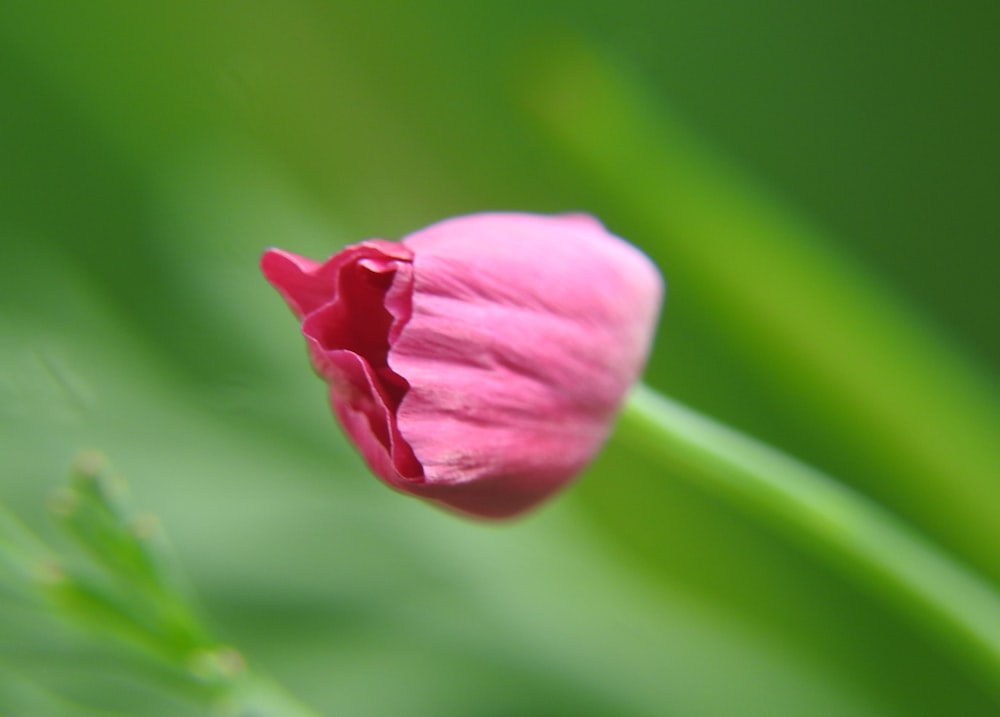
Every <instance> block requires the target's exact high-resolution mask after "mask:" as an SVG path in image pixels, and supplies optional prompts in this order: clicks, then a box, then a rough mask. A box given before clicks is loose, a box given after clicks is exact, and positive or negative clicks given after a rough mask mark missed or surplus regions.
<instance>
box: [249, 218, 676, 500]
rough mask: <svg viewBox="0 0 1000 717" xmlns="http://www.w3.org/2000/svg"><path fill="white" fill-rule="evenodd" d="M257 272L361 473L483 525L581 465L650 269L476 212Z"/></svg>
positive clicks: (617, 250)
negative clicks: (278, 303) (300, 344)
mask: <svg viewBox="0 0 1000 717" xmlns="http://www.w3.org/2000/svg"><path fill="white" fill-rule="evenodd" d="M261 268H262V269H263V272H264V275H265V276H266V277H267V279H268V281H270V282H271V284H273V285H274V287H275V288H276V289H277V290H278V291H279V292H280V293H281V295H282V296H283V297H284V298H285V300H286V301H287V302H288V305H289V306H290V307H291V309H292V311H293V312H294V313H295V315H296V316H297V317H298V318H299V319H300V320H301V321H302V333H303V334H304V335H305V338H306V342H307V345H308V348H309V355H310V358H311V360H312V363H313V366H314V367H315V369H316V371H317V372H318V373H319V375H320V376H322V377H323V378H324V379H325V380H326V382H327V383H328V385H329V391H330V401H331V403H332V405H333V410H334V412H335V413H336V415H337V417H338V419H339V420H340V423H341V425H342V426H343V428H344V430H345V431H346V433H347V435H348V436H349V437H350V438H351V440H352V441H353V442H354V444H355V445H356V446H357V448H358V450H359V451H360V452H361V454H362V455H363V456H364V458H365V460H366V461H367V463H368V465H369V467H370V468H371V469H372V471H373V472H374V473H375V474H376V475H377V476H378V477H379V478H381V479H382V480H383V481H385V482H386V483H387V484H389V485H390V486H392V487H393V488H396V489H397V490H400V491H402V492H404V493H409V494H411V495H415V496H420V497H423V498H426V499H429V500H431V501H434V502H436V503H438V504H440V505H443V506H445V507H447V508H450V509H453V510H457V511H459V512H462V513H466V514H469V515H474V516H477V517H489V518H502V517H508V516H512V515H515V514H518V513H521V512H522V511H524V510H527V509H528V508H531V507H532V506H534V505H535V504H537V503H538V502H540V501H541V500H543V499H544V498H546V497H547V496H549V495H551V494H552V493H553V492H555V491H556V490H558V489H559V488H561V487H563V486H564V485H566V484H567V483H568V482H569V481H570V480H572V479H573V478H574V477H575V476H576V475H578V474H579V473H580V471H581V470H582V469H583V468H584V467H585V466H586V465H587V464H588V463H589V462H590V460H591V459H592V458H593V457H594V455H595V454H596V453H597V451H598V449H599V448H600V447H601V445H602V444H603V442H604V441H605V439H606V438H607V435H608V433H609V431H610V429H611V426H612V423H613V421H614V419H615V415H616V413H617V412H618V409H619V407H620V405H621V402H622V400H623V398H624V396H625V393H626V392H627V390H628V388H629V386H630V385H631V384H632V383H633V382H634V381H635V380H636V379H637V378H638V376H639V374H640V372H641V371H642V368H643V365H644V363H645V361H646V356H647V354H648V351H649V346H650V343H651V340H652V336H653V332H654V329H655V325H656V320H657V316H658V314H659V308H660V303H661V300H662V296H663V281H662V279H661V278H660V275H659V272H658V271H657V270H656V268H655V267H654V265H653V264H652V263H651V262H650V261H649V259H648V258H647V257H646V256H645V255H643V254H642V253H641V252H640V251H638V250H637V249H635V248H634V247H632V246H631V245H629V244H627V243H626V242H624V241H623V240H621V239H619V238H618V237H615V236H613V235H611V234H609V233H608V232H607V231H606V230H605V229H604V227H603V226H602V225H601V224H600V223H599V222H598V221H597V220H595V219H593V218H592V217H589V216H585V215H564V216H540V215H532V214H515V213H509V214H508V213H497V214H475V215H470V216H464V217H457V218H454V219H449V220H446V221H443V222H440V223H438V224H434V225H432V226H430V227H427V228H426V229H422V230H420V231H418V232H416V233H414V234H410V235H409V236H407V237H405V238H404V239H403V240H402V241H400V242H389V241H385V240H381V239H372V240H368V241H364V242H361V243H360V244H354V245H352V246H348V247H346V248H345V249H344V250H343V251H341V252H339V253H338V254H336V255H334V256H333V257H331V258H330V259H328V260H326V261H325V262H323V263H318V262H315V261H312V260H310V259H306V258H304V257H301V256H297V255H295V254H292V253H289V252H285V251H281V250H278V249H271V250H269V251H267V252H266V253H265V254H264V256H263V259H262V261H261Z"/></svg>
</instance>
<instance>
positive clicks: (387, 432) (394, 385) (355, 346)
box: [309, 257, 423, 477]
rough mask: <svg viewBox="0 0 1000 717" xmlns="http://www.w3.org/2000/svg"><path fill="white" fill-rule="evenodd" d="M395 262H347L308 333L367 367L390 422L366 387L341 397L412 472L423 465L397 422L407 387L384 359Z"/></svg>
mask: <svg viewBox="0 0 1000 717" xmlns="http://www.w3.org/2000/svg"><path fill="white" fill-rule="evenodd" d="M365 259H368V261H365ZM394 265H395V261H386V260H385V259H384V258H379V259H373V258H372V257H358V258H356V259H355V260H354V261H349V262H347V263H345V264H344V265H343V266H342V267H341V269H340V271H339V273H338V276H337V291H336V298H335V300H334V301H333V302H332V303H330V304H327V305H326V306H324V307H323V308H322V309H320V310H319V311H317V312H316V314H315V315H314V317H312V318H313V319H314V320H312V321H309V324H310V334H311V335H312V336H313V338H315V339H316V340H317V341H318V342H319V344H320V346H322V348H323V349H324V350H326V351H350V352H352V353H355V354H357V355H358V356H360V357H361V358H363V359H364V360H365V362H366V363H367V364H368V365H369V366H370V367H371V369H372V372H373V373H374V374H375V377H376V378H377V381H378V384H379V385H378V387H377V388H376V390H378V393H379V395H380V399H381V400H382V401H383V402H384V403H385V405H386V408H387V409H388V411H389V414H390V417H391V418H390V421H391V425H389V426H387V425H386V424H385V418H384V417H383V416H381V415H380V413H381V412H379V411H376V410H374V408H373V407H372V401H373V399H375V397H373V396H370V395H368V394H369V391H370V389H369V388H368V387H367V386H364V387H362V386H354V388H355V389H362V390H360V391H357V390H355V391H348V392H345V395H343V396H342V398H343V399H345V400H347V401H348V402H349V403H350V404H351V406H352V408H354V409H355V410H359V411H362V412H363V413H364V414H365V415H366V416H367V417H368V423H369V426H370V428H371V431H372V434H373V435H374V436H375V437H376V438H377V439H378V441H379V443H381V444H382V445H383V446H384V447H385V449H386V451H387V452H389V453H390V455H391V456H392V459H393V462H394V463H395V465H396V468H397V470H399V471H400V473H401V474H403V475H406V476H409V477H416V476H420V475H423V468H422V467H421V465H420V463H419V461H417V459H416V457H415V456H414V455H413V451H412V449H411V448H410V447H409V445H407V444H406V442H405V441H404V440H403V439H402V437H401V436H400V435H399V431H398V428H397V427H396V425H395V416H396V412H397V410H398V408H399V404H400V403H401V402H402V400H403V396H405V395H406V392H407V391H408V390H409V388H410V386H409V384H408V383H407V381H406V379H404V378H403V377H402V376H400V375H399V374H397V373H396V372H395V371H393V370H392V369H391V368H389V362H388V359H389V331H390V329H391V327H392V324H393V321H394V320H395V319H394V317H393V315H392V314H391V313H390V312H389V310H388V309H387V308H386V306H385V297H386V293H387V292H388V291H389V289H390V287H391V286H392V282H393V280H394V279H395V277H396V269H395V268H394ZM393 439H395V440H393Z"/></svg>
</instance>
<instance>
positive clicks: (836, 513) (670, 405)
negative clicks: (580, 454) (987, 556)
mask: <svg viewBox="0 0 1000 717" xmlns="http://www.w3.org/2000/svg"><path fill="white" fill-rule="evenodd" d="M618 437H619V438H620V439H621V440H623V441H624V442H626V443H628V444H630V445H631V446H632V447H633V448H634V449H637V450H641V451H642V452H644V453H646V454H649V455H651V456H654V457H655V459H656V460H657V462H658V464H660V465H663V466H664V467H666V468H668V469H671V470H673V471H674V473H673V475H675V476H676V477H677V478H680V479H685V480H690V481H696V482H697V483H698V484H699V485H700V486H701V487H703V488H704V489H705V490H709V491H712V492H713V493H715V494H716V495H717V496H718V497H719V498H721V499H723V500H725V501H727V502H729V503H731V504H733V505H735V506H736V507H738V508H740V509H741V510H743V511H744V512H746V513H752V514H753V515H754V516H756V517H757V518H758V519H759V520H762V521H764V522H766V523H768V524H769V525H771V526H773V527H774V528H775V529H778V530H781V531H782V532H784V533H785V534H786V535H787V536H788V537H790V538H792V539H794V540H795V541H796V542H798V543H800V544H801V545H802V546H803V547H805V548H806V549H808V550H810V551H812V552H813V553H814V554H817V555H818V556H820V557H822V558H823V559H825V560H826V561H828V562H829V563H830V564H832V565H833V566H834V567H835V568H836V569H838V570H840V571H842V572H844V573H848V574H849V575H850V576H851V577H853V578H854V579H856V580H858V581H859V582H861V583H863V584H864V585H865V587H867V588H868V589H869V590H871V591H873V592H874V593H876V594H877V595H878V596H879V597H880V598H882V599H883V600H884V601H885V602H886V603H888V604H889V606H890V607H892V608H893V609H895V610H896V611H899V612H902V613H905V614H906V615H907V616H908V617H909V618H910V619H911V620H912V621H913V622H914V624H916V625H917V626H918V627H919V628H920V629H922V630H924V631H926V632H928V633H930V634H931V635H932V637H934V638H936V639H937V640H938V641H940V642H943V643H945V644H947V645H948V646H949V647H950V648H951V649H952V651H953V652H954V653H955V654H956V655H957V656H958V657H959V658H961V659H963V660H964V661H965V663H966V665H968V666H969V667H970V668H972V669H974V670H975V672H976V673H977V674H978V675H979V677H980V678H982V679H983V681H984V682H985V683H986V685H987V686H988V687H989V688H990V689H991V690H992V691H993V693H994V694H995V695H997V696H998V697H1000V594H998V593H997V591H996V590H995V589H994V588H993V587H992V586H991V585H990V584H989V583H987V582H986V581H985V580H983V579H982V578H981V577H980V576H979V575H977V574H976V573H974V572H972V571H970V570H969V569H967V568H966V567H965V566H964V565H962V564H961V563H960V562H958V561H957V560H956V558H955V557H954V556H952V555H950V554H948V553H946V552H945V551H943V550H942V549H941V548H939V547H938V546H937V545H935V544H934V543H933V542H930V541H929V540H927V539H926V538H925V537H924V536H923V535H921V534H920V533H918V532H917V531H915V530H914V529H913V528H912V527H910V526H909V525H908V524H906V523H905V522H904V521H902V520H900V519H899V518H897V517H896V516H895V515H893V514H891V513H890V512H888V511H887V510H885V509H884V508H882V507H881V506H879V505H878V504H876V503H874V502H873V501H871V500H869V499H868V498H866V497H865V496H863V495H861V494H860V493H857V492H855V491H854V490H852V489H851V488H849V487H847V486H845V485H844V484H842V483H839V482H837V481H836V480H834V479H832V478H831V477H829V476H827V475H825V474H823V473H821V472H820V471H817V470H815V469H813V468H811V467H809V466H807V465H805V464H803V463H801V462H799V461H797V460H795V459H793V458H790V457H789V456H786V455H784V454H783V453H781V452H779V451H777V450H776V449H774V448H771V447H769V446H767V445H765V444H763V443H760V442H759V441H756V440H754V439H753V438H750V437H748V436H745V435H742V434H740V433H738V432H736V431H734V430H732V429H730V428H727V427H725V426H723V425H721V424H719V423H716V422H715V421H713V420H711V419H709V418H707V417H705V416H702V415H700V414H698V413H696V412H695V411H693V410H691V409H689V408H686V407H684V406H682V405H680V404H679V403H676V402H674V401H672V400H670V399H668V398H666V397H664V396H662V395H660V394H658V393H656V392H655V391H653V390H652V389H650V388H648V387H646V386H642V385H640V386H637V387H636V388H635V389H634V391H633V392H632V394H631V395H630V397H629V400H628V402H627V404H626V408H625V411H624V413H623V415H622V421H621V425H620V430H619V432H618Z"/></svg>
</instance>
